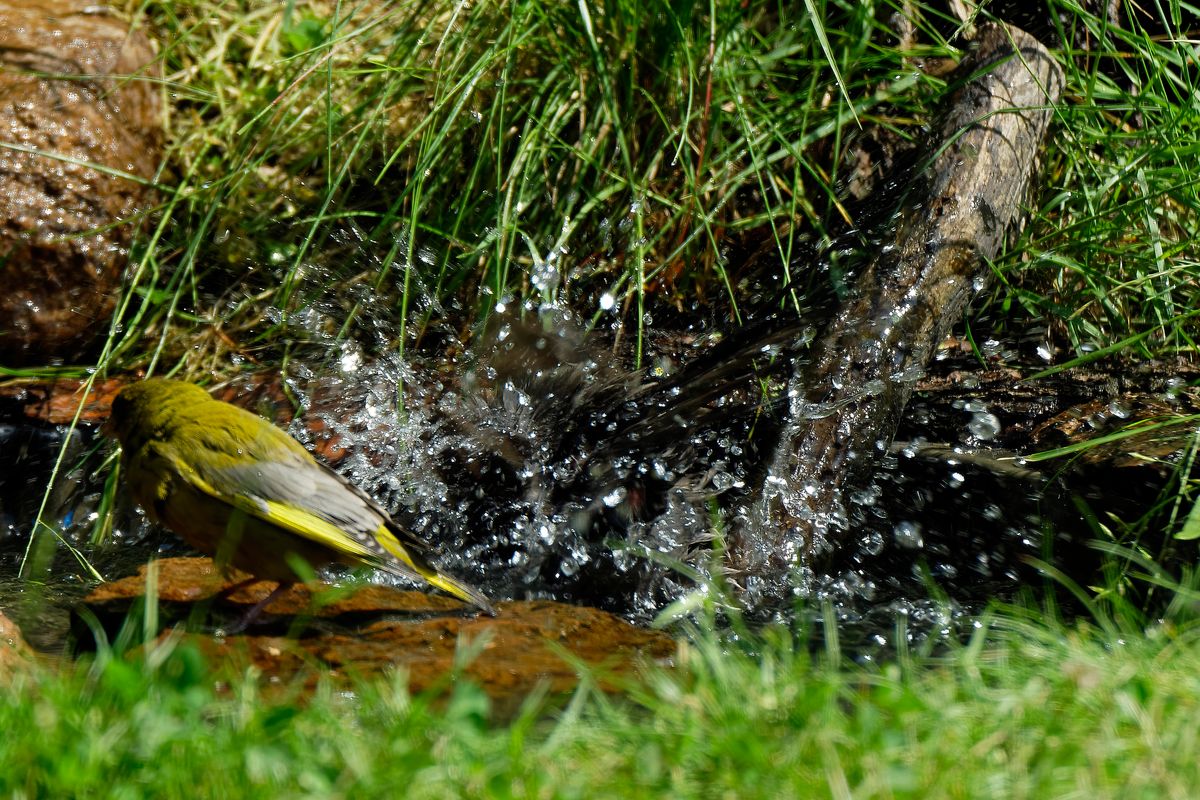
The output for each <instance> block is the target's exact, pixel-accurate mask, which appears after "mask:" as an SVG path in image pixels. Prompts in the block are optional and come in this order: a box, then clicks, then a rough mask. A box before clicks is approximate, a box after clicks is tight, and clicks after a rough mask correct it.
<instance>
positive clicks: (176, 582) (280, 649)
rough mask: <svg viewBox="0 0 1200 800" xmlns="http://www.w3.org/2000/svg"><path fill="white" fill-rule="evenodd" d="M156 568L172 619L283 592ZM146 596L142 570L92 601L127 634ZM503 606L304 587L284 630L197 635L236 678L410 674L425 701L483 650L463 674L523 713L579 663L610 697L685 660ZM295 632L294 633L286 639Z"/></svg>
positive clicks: (619, 627) (375, 590)
mask: <svg viewBox="0 0 1200 800" xmlns="http://www.w3.org/2000/svg"><path fill="white" fill-rule="evenodd" d="M157 570H158V577H157V581H158V588H157V596H158V603H159V612H160V616H162V617H163V618H165V619H169V618H171V617H179V618H185V617H188V616H190V612H191V611H192V610H194V609H195V607H196V606H195V604H196V603H199V602H201V601H206V600H210V601H211V602H212V608H211V611H212V613H213V614H214V615H219V614H222V613H226V614H228V613H229V612H230V611H231V610H233V611H236V612H237V616H240V615H241V613H243V612H244V611H245V610H246V609H248V608H249V607H250V606H251V605H252V604H254V603H256V602H258V601H259V600H261V599H262V598H263V597H265V596H266V595H267V593H268V592H270V590H271V589H273V588H274V584H272V583H266V582H258V583H253V584H250V585H243V586H242V587H241V588H239V589H237V590H236V591H229V590H230V589H232V588H233V587H234V586H237V585H238V583H239V579H240V578H243V577H244V576H241V575H233V576H230V578H228V579H226V578H223V577H222V576H221V575H220V574H219V573H218V572H217V570H216V569H215V567H214V566H213V564H212V562H211V561H210V560H209V559H206V558H171V559H163V560H161V561H159V562H158V566H157ZM222 591H225V592H226V596H221V595H220V593H221V592H222ZM144 592H145V569H144V568H143V569H142V571H141V574H139V575H137V576H134V577H130V578H125V579H123V580H120V581H115V582H113V583H109V584H105V585H103V586H101V587H99V588H98V589H96V590H95V591H94V592H93V593H92V594H91V595H89V596H88V597H87V598H86V600H85V603H86V604H87V605H88V607H89V609H91V611H92V612H93V613H94V614H96V616H97V618H99V619H101V620H106V621H107V624H111V625H119V624H120V621H121V620H123V618H124V614H125V613H127V611H128V609H129V607H130V605H131V603H132V601H133V600H135V599H137V598H140V597H142V596H143V594H144ZM331 597H332V598H333V599H330V598H331ZM172 606H174V607H173V608H172ZM231 607H232V608H231ZM497 609H498V612H499V613H498V616H496V617H486V616H481V615H476V614H475V613H474V612H473V611H471V610H470V609H468V608H467V607H466V606H464V605H463V604H462V603H460V602H458V601H457V600H454V599H452V598H449V597H444V596H440V595H426V594H422V593H421V592H404V591H400V590H397V589H393V588H391V587H386V586H368V587H361V588H358V589H347V588H344V587H342V588H339V587H323V588H322V589H319V590H318V593H317V594H316V595H314V593H313V591H312V590H311V589H309V588H308V587H306V586H295V587H292V589H291V590H289V591H288V592H286V593H284V594H283V595H282V596H281V597H279V598H277V599H276V600H274V601H273V602H272V603H271V604H270V605H269V606H267V608H266V609H265V611H266V612H267V614H269V615H278V616H277V617H276V619H275V620H274V621H273V622H274V627H275V628H276V629H277V630H271V628H272V623H271V622H268V624H266V625H264V626H262V627H260V626H257V625H255V626H252V627H251V629H250V632H249V635H243V636H228V637H223V638H214V637H213V636H211V635H202V634H189V635H187V637H186V638H187V639H188V641H190V642H192V643H193V644H194V645H195V646H196V647H198V648H199V649H200V650H201V651H202V652H204V653H205V654H206V655H207V656H208V657H209V659H210V662H211V663H213V664H214V665H222V664H227V665H230V666H232V667H233V668H234V669H235V670H243V669H244V668H245V667H247V666H250V665H253V666H254V667H255V668H256V669H257V670H258V671H260V673H261V674H262V675H263V676H264V677H265V678H267V679H268V680H269V681H271V682H272V683H274V684H275V685H285V686H295V685H297V683H299V684H300V685H302V686H307V687H310V688H311V687H312V686H315V685H316V682H317V679H318V678H320V677H322V676H324V677H328V678H333V679H335V680H337V679H346V678H349V677H351V676H357V677H369V676H372V675H377V674H381V673H384V672H387V671H390V670H395V669H401V670H403V671H404V673H405V674H406V675H407V677H408V684H409V687H410V689H411V690H412V691H414V692H420V691H424V690H425V689H428V688H430V687H435V686H439V685H441V684H442V683H444V682H445V681H447V680H450V679H453V678H454V677H455V675H456V674H458V673H457V672H456V669H457V667H458V666H459V665H456V656H457V655H458V654H459V652H460V650H461V649H463V648H466V650H467V651H468V652H470V651H471V649H472V648H473V647H477V648H478V652H477V654H476V655H475V657H474V658H473V659H472V660H471V661H470V662H469V663H468V664H467V665H466V666H465V668H463V669H462V674H464V675H465V676H467V677H468V678H470V679H471V680H472V681H474V682H475V683H477V684H478V685H479V686H481V687H482V688H483V689H484V691H486V692H487V693H488V695H489V696H490V697H491V698H492V699H493V700H495V701H498V703H499V705H500V706H501V707H502V708H504V709H514V708H516V707H517V706H519V704H520V702H521V700H523V699H524V698H525V697H526V696H527V695H528V694H529V693H530V692H531V691H533V690H534V689H535V688H537V687H539V686H540V687H545V688H546V689H548V690H549V691H550V692H552V693H564V692H568V691H570V690H572V689H573V688H574V687H575V686H576V685H577V684H578V682H579V670H578V669H577V667H576V663H580V664H584V665H587V666H588V667H590V668H594V669H595V670H596V674H598V675H600V676H601V677H602V678H603V677H604V676H608V678H610V679H611V680H609V681H607V682H606V681H605V680H601V688H605V689H609V690H611V689H612V688H614V685H615V684H614V683H613V681H618V682H619V679H620V677H621V676H624V675H628V674H629V673H630V672H631V671H632V670H634V669H635V668H636V666H637V665H638V664H641V663H646V662H657V663H662V662H664V660H666V659H669V658H670V657H671V656H672V655H673V654H674V652H675V642H674V640H672V639H671V638H670V637H669V636H667V635H666V634H664V633H662V632H661V631H653V630H646V629H643V628H637V627H634V626H633V625H630V624H629V623H627V622H625V621H624V620H622V619H620V618H618V617H615V616H613V615H612V614H609V613H607V612H604V611H600V610H597V609H594V608H584V607H579V606H570V605H566V604H564V603H555V602H551V601H535V602H525V601H509V602H501V603H498V604H497ZM231 616H233V615H231ZM264 627H265V628H267V629H268V631H269V633H263V628H264ZM279 629H281V630H279ZM289 629H290V631H289ZM285 631H286V632H288V633H289V634H290V635H282V632H285Z"/></svg>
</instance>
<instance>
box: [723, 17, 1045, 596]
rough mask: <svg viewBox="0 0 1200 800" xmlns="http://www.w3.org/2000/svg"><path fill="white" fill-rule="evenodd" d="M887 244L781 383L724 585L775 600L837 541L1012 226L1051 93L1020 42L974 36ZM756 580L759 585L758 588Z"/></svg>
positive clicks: (1039, 64)
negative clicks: (769, 444) (779, 428)
mask: <svg viewBox="0 0 1200 800" xmlns="http://www.w3.org/2000/svg"><path fill="white" fill-rule="evenodd" d="M957 75H958V76H959V79H960V82H961V85H960V86H959V87H958V88H957V89H956V90H955V91H954V92H953V94H952V95H951V97H950V99H949V101H948V103H947V108H946V111H945V113H944V115H943V117H942V119H941V122H940V124H939V125H938V126H937V128H936V131H935V133H934V135H933V136H932V138H931V144H930V147H929V155H928V156H927V157H926V158H925V159H924V161H923V163H922V165H921V166H920V167H918V168H917V169H916V170H914V177H913V180H912V182H911V183H910V186H909V190H908V192H907V195H906V196H905V197H904V198H903V199H902V200H901V203H900V208H899V210H898V212H897V214H896V216H895V217H894V219H893V220H892V222H891V226H890V228H889V234H888V235H887V236H884V237H881V240H882V241H884V242H886V243H885V244H884V245H883V246H882V247H880V248H879V251H878V252H876V253H874V254H870V256H869V257H868V258H866V260H865V263H864V265H863V266H862V268H861V270H860V271H859V272H858V274H857V276H856V277H855V278H854V279H853V283H852V284H851V286H852V289H851V291H850V292H849V294H848V296H847V297H846V298H845V299H844V301H843V302H842V304H841V306H840V308H839V309H838V311H837V312H836V313H835V314H834V316H833V317H832V319H831V321H830V323H829V324H828V326H827V327H826V329H825V331H824V333H823V334H822V335H821V336H820V337H818V339H817V340H816V341H815V342H814V344H813V347H812V349H811V350H810V355H809V357H808V359H807V360H805V361H804V362H802V363H799V364H798V365H797V366H796V368H795V370H794V372H793V375H792V377H791V379H790V381H789V384H788V389H787V393H788V402H789V411H788V419H787V423H786V425H785V427H784V430H783V433H782V435H781V437H780V440H779V444H778V446H777V448H776V450H775V453H774V455H773V458H772V461H771V464H770V467H769V469H768V471H767V476H766V478H765V480H764V482H763V485H762V487H761V490H760V491H759V492H758V493H757V496H756V497H755V498H753V499H752V500H751V501H750V502H749V503H748V504H747V506H746V507H745V508H744V509H743V511H742V512H741V514H740V515H739V519H738V520H737V521H736V522H735V524H734V525H733V526H732V529H731V533H730V539H729V551H728V556H727V563H728V566H729V568H730V572H731V576H732V577H733V579H734V580H735V581H736V580H739V579H741V578H744V577H747V576H753V578H754V580H753V582H754V583H755V584H756V586H757V587H758V588H756V589H754V590H753V591H755V593H758V592H765V593H767V594H768V595H772V594H773V595H776V596H786V592H787V591H788V590H789V589H791V588H793V587H794V585H795V575H796V571H797V570H804V569H806V568H813V569H819V565H820V563H821V561H822V559H825V558H828V557H829V556H830V555H831V554H833V553H835V552H836V551H837V550H838V549H839V547H841V546H842V545H843V544H845V543H846V541H847V539H848V537H851V536H853V531H852V530H851V529H850V527H849V525H848V516H847V508H848V506H847V503H848V496H849V493H850V492H851V491H852V490H853V489H854V488H855V487H856V486H859V485H861V482H862V481H863V479H864V478H866V477H868V476H869V475H870V473H871V471H872V469H873V467H874V466H875V465H876V464H877V462H878V460H879V459H880V458H881V457H882V456H883V455H884V454H885V453H886V452H887V450H888V447H889V445H890V443H891V439H892V437H893V435H894V433H895V430H896V427H897V425H898V423H899V420H900V417H901V413H902V412H903V410H904V406H905V403H906V402H907V401H908V398H909V395H910V394H911V393H912V390H913V386H914V385H915V383H916V381H917V380H918V379H919V378H920V377H921V375H922V373H923V371H924V369H925V367H926V365H927V364H928V362H929V360H930V359H931V358H932V356H933V354H934V353H935V351H936V348H937V345H938V343H939V342H940V341H942V339H944V338H945V336H946V334H947V333H948V331H949V329H950V328H951V326H952V325H953V324H954V323H955V322H956V321H957V320H958V319H959V316H960V315H961V313H962V311H963V310H964V308H965V307H966V304H967V302H968V301H969V300H970V298H971V297H972V296H973V295H975V294H976V293H978V292H979V291H980V290H981V289H983V288H984V287H985V286H986V285H987V282H988V277H989V266H988V263H989V262H990V261H991V260H992V259H994V258H996V257H997V256H998V255H999V254H1000V252H1001V250H1002V248H1003V247H1004V245H1005V243H1006V242H1008V241H1010V240H1011V239H1012V238H1013V237H1014V236H1015V235H1016V234H1017V233H1018V232H1019V231H1020V228H1021V225H1022V224H1023V221H1024V220H1023V216H1024V213H1023V204H1024V201H1025V199H1026V198H1027V197H1028V194H1029V191H1030V187H1031V185H1032V184H1033V180H1034V177H1035V175H1036V172H1037V163H1038V159H1037V154H1038V151H1039V149H1040V147H1041V144H1042V140H1043V138H1044V137H1045V135H1046V132H1047V130H1048V129H1049V126H1050V122H1051V119H1052V117H1053V112H1054V106H1055V104H1056V103H1057V102H1058V99H1059V95H1060V92H1061V89H1062V85H1063V75H1062V70H1061V69H1060V67H1059V66H1058V64H1057V63H1055V61H1054V59H1053V58H1052V56H1051V55H1050V53H1049V52H1048V51H1047V50H1046V49H1045V48H1044V47H1043V46H1042V45H1041V44H1040V43H1039V42H1038V41H1037V40H1036V39H1034V38H1033V37H1031V36H1029V35H1028V34H1026V33H1024V32H1023V31H1020V30H1018V29H1016V28H1012V27H1009V26H1004V25H984V26H980V29H979V34H978V37H977V41H976V49H975V50H974V52H973V53H972V54H971V55H970V56H968V57H967V59H965V60H964V63H963V65H962V66H961V67H960V70H959V72H958V73H957ZM764 582H765V583H764Z"/></svg>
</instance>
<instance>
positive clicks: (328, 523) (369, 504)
mask: <svg viewBox="0 0 1200 800" xmlns="http://www.w3.org/2000/svg"><path fill="white" fill-rule="evenodd" d="M110 428H111V430H112V431H113V433H114V434H115V435H116V437H117V439H118V440H119V441H120V442H121V451H122V458H123V462H124V464H125V480H126V483H127V484H128V486H129V487H130V490H131V491H132V493H133V496H134V499H136V500H137V502H138V503H139V504H140V505H141V506H142V508H144V509H145V510H146V512H147V513H148V514H149V515H150V517H151V518H152V519H154V520H155V521H157V522H160V523H162V524H163V525H165V526H166V527H168V528H170V529H171V530H173V531H174V532H175V533H177V534H179V535H180V536H181V537H183V539H184V540H186V541H187V542H188V544H190V545H191V546H192V547H194V548H196V549H197V550H199V551H201V552H203V553H207V554H209V555H211V556H213V557H214V558H215V559H216V561H217V563H218V564H221V565H225V564H231V565H233V566H234V567H237V568H238V569H242V570H245V571H246V572H249V573H251V574H252V575H254V576H256V577H259V578H263V579H266V580H273V581H280V582H283V583H288V582H292V581H297V580H301V579H302V577H303V576H301V575H299V574H297V573H296V572H295V571H294V570H293V569H292V567H291V566H290V563H289V562H291V561H292V560H293V559H294V558H295V557H299V558H301V559H303V560H304V561H305V562H306V563H308V564H309V565H310V566H312V567H313V568H320V567H322V566H325V565H327V564H331V563H342V564H349V565H359V564H362V565H366V566H369V567H373V568H375V569H382V570H385V571H387V572H391V573H393V574H396V575H402V576H404V577H407V578H421V579H423V580H425V581H427V582H428V583H430V584H432V585H433V586H436V587H438V588H439V589H442V590H444V591H446V592H449V593H450V594H452V595H454V596H455V597H458V598H460V599H462V600H464V601H466V602H468V603H472V604H474V605H476V606H478V607H479V608H481V609H483V610H484V611H486V612H488V613H489V614H491V613H495V612H494V611H493V609H492V606H491V604H490V603H489V602H488V600H487V598H486V597H484V596H483V594H482V593H480V592H479V591H478V590H477V589H474V588H472V587H470V586H468V585H466V584H464V583H461V582H460V581H457V580H455V579H453V578H451V577H449V576H447V575H443V574H441V573H439V572H438V571H437V570H436V569H435V568H434V567H433V566H432V565H431V564H430V563H429V561H428V560H427V559H426V553H427V552H428V551H429V546H428V545H427V544H426V543H424V542H422V541H421V540H420V539H418V538H417V537H416V536H415V535H413V534H412V533H410V532H409V531H407V530H405V529H404V528H401V527H400V526H399V525H397V524H396V523H395V522H393V521H392V519H391V517H389V516H388V514H387V512H385V511H384V510H383V509H381V508H380V507H379V506H378V505H377V504H376V503H375V502H374V501H373V500H371V498H370V497H368V496H367V495H366V493H364V492H363V491H361V490H360V489H358V488H356V487H354V486H352V485H351V484H350V483H348V482H347V481H346V480H345V479H344V478H342V477H341V476H340V475H338V474H337V473H336V472H334V471H333V470H331V469H329V468H328V467H325V466H323V465H321V464H320V463H318V462H317V461H316V460H315V459H314V458H313V457H312V455H310V454H309V452H308V451H307V450H305V449H304V447H303V446H302V445H301V444H300V443H299V442H297V441H296V440H295V439H293V438H292V437H290V436H288V435H287V434H286V433H285V432H284V431H282V430H280V429H279V428H276V427H275V426H274V425H272V424H270V423H269V422H267V421H266V420H264V419H262V418H260V417H258V416H255V415H254V414H251V413H250V412H248V411H244V410H243V409H240V408H238V407H237V406H233V405H230V404H229V403H224V402H221V401H219V400H215V399H213V398H212V397H210V396H209V394H208V392H206V391H204V390H203V389H201V388H200V387H199V386H195V385H193V384H190V383H183V382H181V381H173V380H166V379H163V378H151V379H149V380H145V381H142V382H140V383H136V384H132V385H130V386H127V387H125V388H124V389H122V390H121V392H120V393H119V394H118V395H117V397H116V399H114V401H113V406H112V419H111V422H110Z"/></svg>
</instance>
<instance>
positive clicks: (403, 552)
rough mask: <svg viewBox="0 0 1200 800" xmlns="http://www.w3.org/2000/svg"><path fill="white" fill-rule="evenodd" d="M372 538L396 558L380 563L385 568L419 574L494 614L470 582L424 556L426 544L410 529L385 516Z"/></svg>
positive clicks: (461, 598) (490, 614)
mask: <svg viewBox="0 0 1200 800" xmlns="http://www.w3.org/2000/svg"><path fill="white" fill-rule="evenodd" d="M375 539H376V540H377V541H378V542H379V543H380V544H381V545H383V548H384V549H385V550H387V551H388V552H389V553H391V554H392V555H393V556H395V559H396V562H399V563H393V564H391V565H389V564H386V563H384V564H381V566H383V567H384V568H385V569H389V570H391V571H392V572H397V573H399V574H401V575H406V576H408V577H413V576H416V577H420V578H422V579H423V580H424V581H425V582H426V583H428V584H429V585H430V586H435V587H437V588H438V589H441V590H442V591H443V592H446V593H448V594H452V595H454V596H455V597H457V598H458V599H459V600H462V601H463V602H464V603H470V604H471V605H473V606H478V607H479V609H480V610H482V611H483V612H484V613H485V614H488V615H489V616H493V617H494V616H496V609H495V607H494V606H493V605H492V604H491V602H490V601H489V600H488V599H487V597H485V596H484V594H483V592H481V591H479V590H478V589H476V588H475V587H474V586H471V585H470V584H466V583H463V582H462V581H460V580H457V579H455V578H451V577H450V576H449V575H443V574H442V573H441V572H438V571H437V569H436V568H435V567H434V566H433V565H432V564H430V563H429V561H428V560H427V559H426V558H425V553H426V552H427V551H428V550H429V545H428V544H426V543H425V542H423V541H422V540H421V539H419V538H417V536H416V535H415V534H413V533H412V532H411V531H409V530H407V529H406V528H403V527H401V526H400V525H397V524H396V523H395V522H393V521H392V520H390V519H389V520H387V521H386V522H385V523H384V524H383V525H381V526H380V527H379V530H377V531H376V532H375ZM397 567H399V569H397Z"/></svg>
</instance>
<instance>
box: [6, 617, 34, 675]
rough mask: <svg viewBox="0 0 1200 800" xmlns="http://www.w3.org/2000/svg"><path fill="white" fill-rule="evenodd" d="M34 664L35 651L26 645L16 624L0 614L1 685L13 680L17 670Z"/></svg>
mask: <svg viewBox="0 0 1200 800" xmlns="http://www.w3.org/2000/svg"><path fill="white" fill-rule="evenodd" d="M31 663H33V650H32V649H30V647H29V645H28V644H26V643H25V639H24V638H23V637H22V636H21V630H20V628H18V627H17V625H16V623H15V622H13V621H12V620H10V619H9V618H8V617H6V616H4V615H3V614H0V685H5V684H7V683H8V682H9V680H11V678H12V675H13V673H14V672H16V671H17V670H22V669H25V668H26V667H28V666H29V665H30V664H31Z"/></svg>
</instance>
